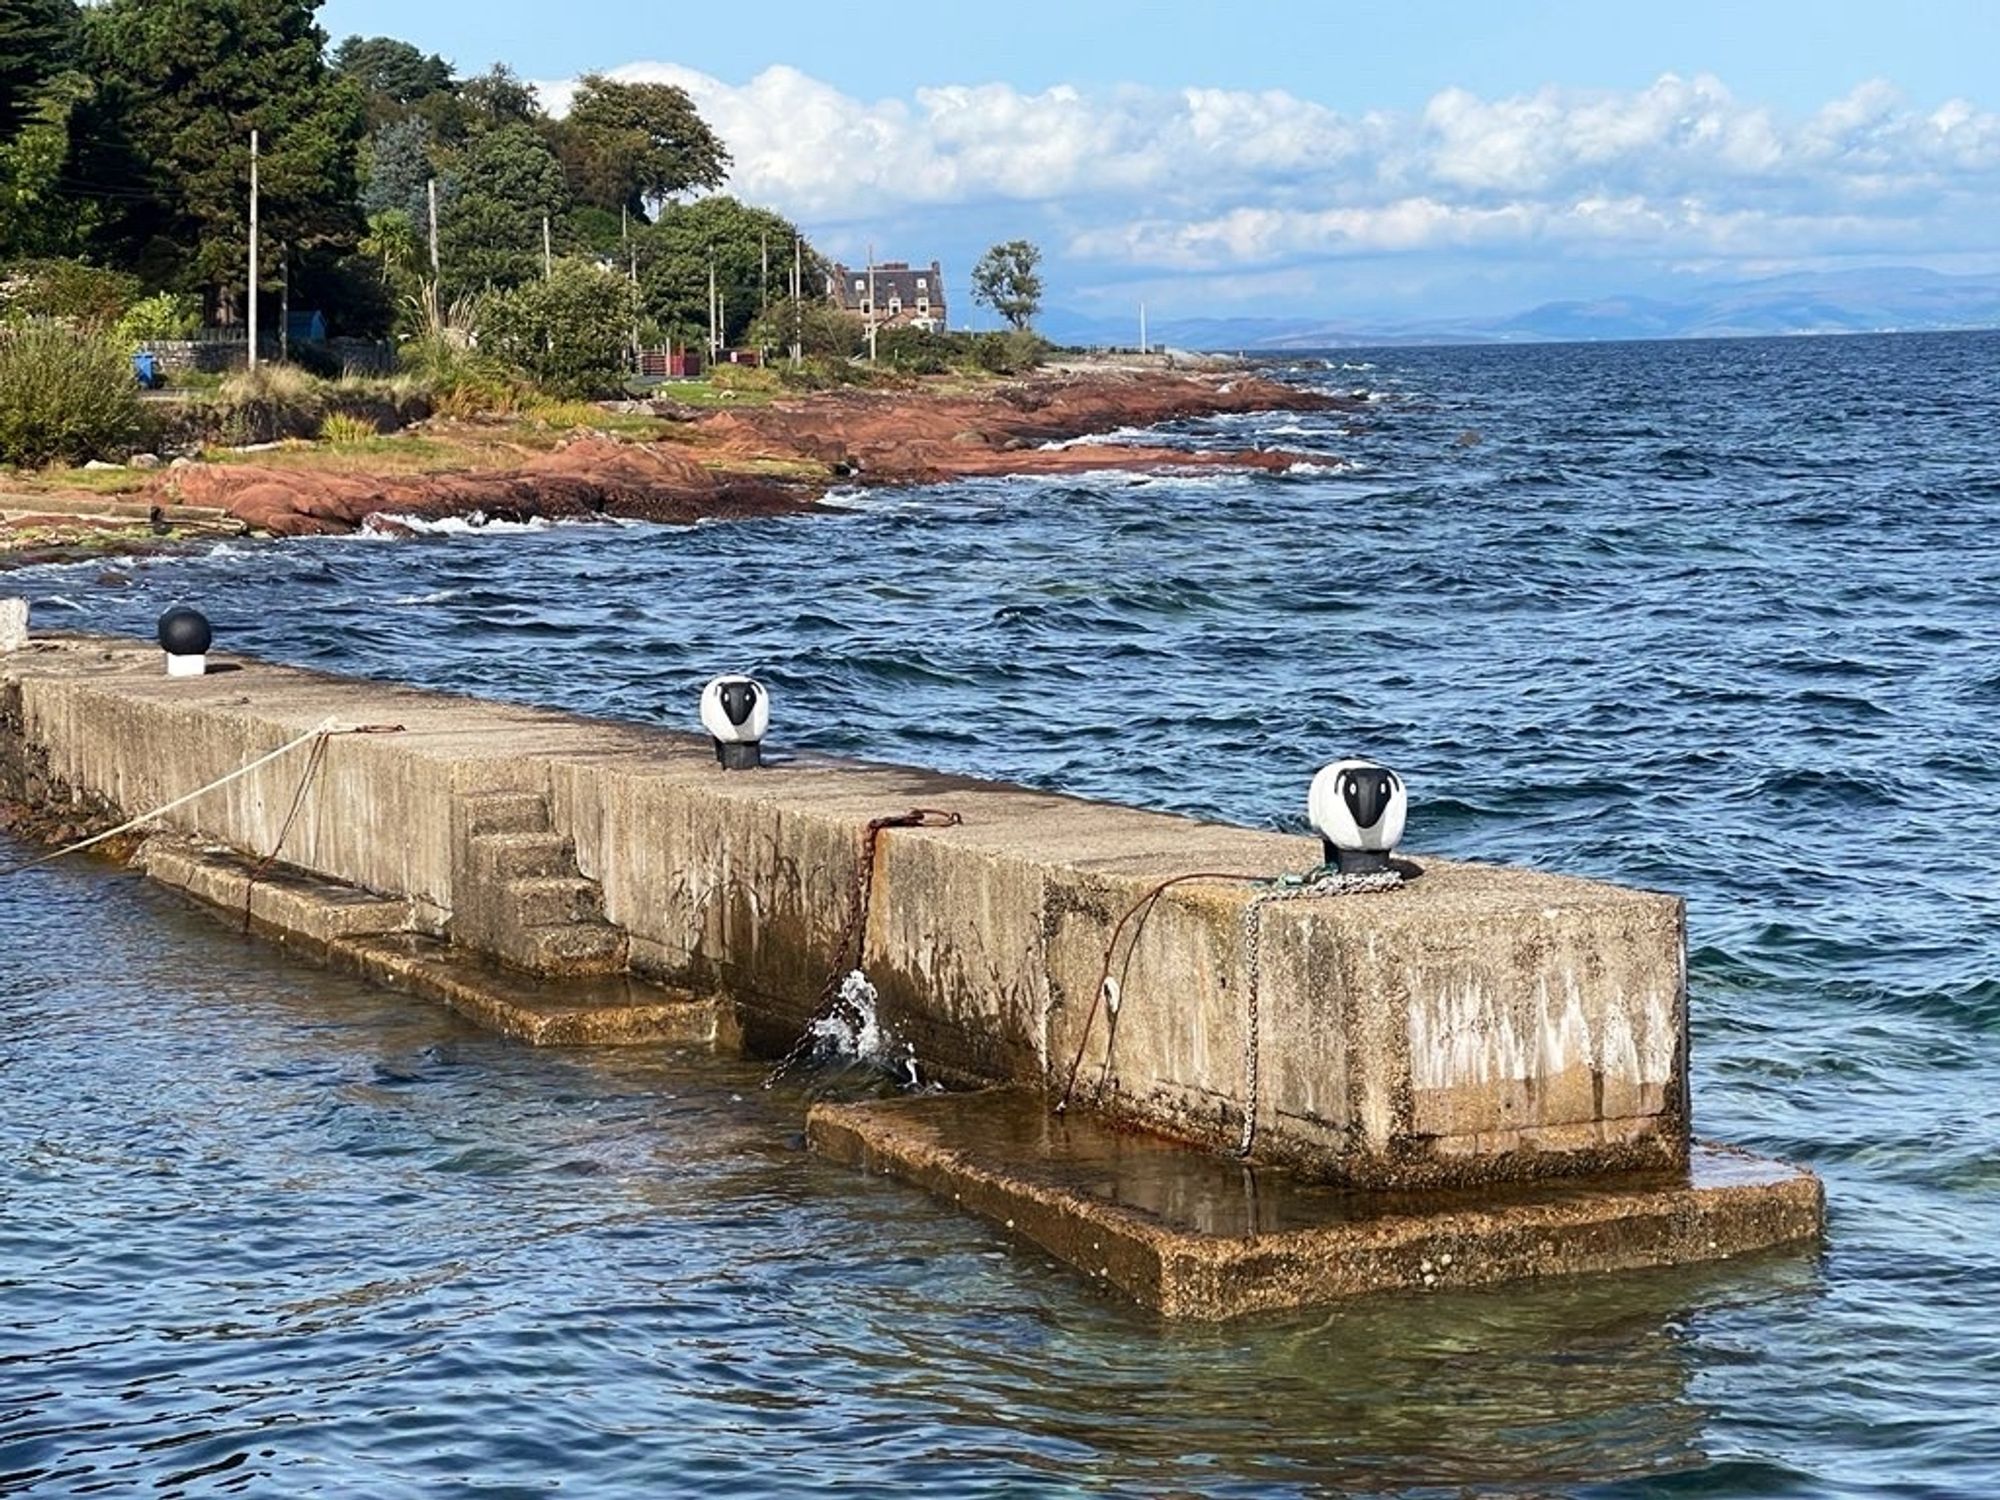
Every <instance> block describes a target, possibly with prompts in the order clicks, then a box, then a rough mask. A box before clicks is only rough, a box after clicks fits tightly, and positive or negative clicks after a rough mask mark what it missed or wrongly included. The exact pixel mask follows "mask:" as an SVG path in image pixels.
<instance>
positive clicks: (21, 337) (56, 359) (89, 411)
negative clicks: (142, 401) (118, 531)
mask: <svg viewBox="0 0 2000 1500" xmlns="http://www.w3.org/2000/svg"><path fill="white" fill-rule="evenodd" d="M138 430H139V389H138V386H137V384H136V383H135V382H134V381H133V378H132V361H131V358H130V356H129V355H128V354H127V353H126V351H125V348H124V346H123V345H121V344H119V343H118V342H117V341H116V340H115V339H111V338H107V337H105V336H104V335H103V334H101V333H92V332H89V331H86V330H82V329H78V328H72V327H69V326H67V325H65V324H62V323H59V322H57V321H55V320H54V319H52V318H34V319H30V320H29V321H27V322H25V323H20V324H17V325H14V326H11V327H0V463H10V464H18V465H22V466H24V467H39V466H40V465H43V464H47V463H52V462H54V461H56V460H58V459H60V460H63V461H65V462H68V463H82V462H84V461H86V460H88V459H93V458H103V457H105V456H107V455H109V454H113V453H119V452H120V451H121V450H122V448H123V447H124V445H126V444H128V443H129V442H130V441H131V440H132V437H133V435H134V434H135V433H137V431H138Z"/></svg>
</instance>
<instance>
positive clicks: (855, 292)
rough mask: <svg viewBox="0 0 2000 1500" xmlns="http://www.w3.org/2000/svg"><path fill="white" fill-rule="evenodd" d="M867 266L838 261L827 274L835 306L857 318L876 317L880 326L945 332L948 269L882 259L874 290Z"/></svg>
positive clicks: (829, 292) (933, 262) (827, 283)
mask: <svg viewBox="0 0 2000 1500" xmlns="http://www.w3.org/2000/svg"><path fill="white" fill-rule="evenodd" d="M870 274H871V273H870V270H869V268H868V267H867V266H843V265H840V264H838V263H836V264H835V265H834V267H833V269H832V271H830V272H829V273H828V274H827V278H826V294H827V296H828V297H829V298H831V299H832V301H833V304H834V306H836V307H838V308H839V309H840V310H841V311H842V312H844V313H851V314H853V315H854V316H855V317H857V318H862V319H873V320H874V323H875V326H876V327H877V328H921V329H924V330H925V331H926V332H929V333H942V332H943V331H944V330H945V328H946V327H947V326H948V323H947V321H946V309H945V296H944V272H943V271H942V270H940V269H939V267H938V263H937V262H936V261H932V262H931V263H930V265H929V266H928V267H924V266H915V267H913V266H911V264H910V263H909V262H908V261H906V260H885V261H878V262H877V263H876V265H875V267H874V270H873V273H872V274H873V276H874V285H873V290H872V291H871V290H870V285H869V277H870Z"/></svg>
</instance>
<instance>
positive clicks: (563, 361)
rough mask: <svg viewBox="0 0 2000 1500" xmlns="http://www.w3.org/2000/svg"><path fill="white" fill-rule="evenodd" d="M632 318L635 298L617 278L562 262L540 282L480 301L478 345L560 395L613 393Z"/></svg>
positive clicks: (628, 286)
mask: <svg viewBox="0 0 2000 1500" xmlns="http://www.w3.org/2000/svg"><path fill="white" fill-rule="evenodd" d="M638 313H639V307H638V292H637V290H636V289H635V288H634V287H633V286H632V285H631V283H630V282H628V281H627V280H626V279H625V278H624V277H622V276H619V275H616V274H614V273H612V272H610V271H604V270H600V269H599V268H598V267H596V266H594V265H589V264H586V263H584V262H582V261H563V262H561V263H560V264H558V265H557V266H556V268H555V274H554V275H552V276H551V277H549V278H548V279H547V280H544V281H530V282H525V283H523V284H522V285H520V286H517V287H515V288H513V289H512V290H511V291H505V292H496V293H495V294H494V295H493V296H491V297H489V298H488V299H487V301H486V303H485V306H484V308H483V309H482V313H481V318H480V329H481V347H482V348H484V349H487V350H490V351H491V352H492V353H494V354H496V355H498V356H500V357H501V358H502V359H504V360H506V361H507V362H508V363H509V364H511V365H514V366H515V367H517V368H518V369H520V370H522V371H524V372H526V373H527V374H528V375H529V376H530V377H531V378H532V379H533V380H535V381H536V382H537V383H538V384H540V385H541V386H543V387H544V388H546V389H548V390H550V391H553V392H555V393H556V394H557V395H559V396H604V395H615V394H617V393H618V392H619V390H620V389H621V387H622V386H623V384H624V381H625V373H626V366H627V362H628V361H627V350H628V348H629V346H630V343H631V338H632V325H633V324H634V322H635V321H636V320H637V318H638Z"/></svg>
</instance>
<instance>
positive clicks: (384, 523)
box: [361, 510, 575, 536]
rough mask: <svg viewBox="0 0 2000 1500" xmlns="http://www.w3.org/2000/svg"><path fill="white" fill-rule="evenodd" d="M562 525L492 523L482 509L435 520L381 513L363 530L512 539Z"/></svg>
mask: <svg viewBox="0 0 2000 1500" xmlns="http://www.w3.org/2000/svg"><path fill="white" fill-rule="evenodd" d="M560 524H561V523H560V522H558V521H555V520H552V519H550V518H549V517H547V516H530V517H529V518H528V519H527V520H525V521H504V520H491V519H488V517H487V515H486V512H485V511H483V510H474V511H468V512H466V514H464V515H462V516H440V517H437V518H436V519H431V518H428V517H425V516H404V515H397V514H395V513H394V512H392V511H380V512H377V513H376V514H374V515H371V516H369V517H367V518H366V519H365V520H363V521H362V523H361V530H362V531H363V532H366V533H371V534H373V535H375V536H395V535H398V534H408V533H412V532H414V533H415V534H416V535H418V536H466V535H469V534H472V533H477V534H478V535H480V536H510V535H521V534H525V533H527V532H530V531H547V530H548V529H549V528H550V527H552V526H557V525H560ZM573 524H575V523H573Z"/></svg>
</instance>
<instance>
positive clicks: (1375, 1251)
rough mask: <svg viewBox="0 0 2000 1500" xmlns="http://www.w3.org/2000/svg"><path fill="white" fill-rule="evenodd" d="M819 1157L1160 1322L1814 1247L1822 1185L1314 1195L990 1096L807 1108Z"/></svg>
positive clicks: (1730, 1158)
mask: <svg viewBox="0 0 2000 1500" xmlns="http://www.w3.org/2000/svg"><path fill="white" fill-rule="evenodd" d="M807 1135H808V1138H809V1140H810V1141H811V1143H812V1146H813V1148H814V1149H815V1150H817V1151H820V1152H822V1153H824V1154H825V1155H827V1156H829V1157H831V1158H833V1159H835V1160H838V1161H842V1162H846V1163H848V1164H850V1165H854V1166H860V1167H863V1168H866V1169H868V1170H872V1171H882V1172H887V1173H889V1174H890V1175H893V1176H896V1177H900V1178H903V1179H905V1180H907V1181H910V1182H914V1183H917V1184H919V1185H920V1186H923V1187H925V1188H928V1189H929V1190H930V1191H931V1192H933V1193H935V1194H937V1195H938V1196H940V1197H947V1198H949V1199H950V1200H951V1201H952V1202H953V1203H956V1204H958V1205H960V1206H962V1207H964V1208H967V1209H970V1210H972V1211H973V1212H974V1213H978V1214H980V1215H983V1216H984V1217H986V1218H988V1219H992V1220H994V1221H996V1222H998V1223H1001V1224H1004V1225H1005V1226H1006V1227H1007V1228H1008V1229H1009V1230H1011V1231H1013V1232H1015V1233H1017V1234H1021V1235H1023V1236H1025V1237H1026V1238H1028V1239H1030V1240H1032V1241H1033V1242H1034V1243H1036V1244H1038V1245H1040V1246H1042V1247H1043V1248H1044V1249H1046V1250H1048V1251H1050V1252H1052V1253H1054V1254H1055V1255H1057V1256H1060V1257H1061V1258H1062V1259H1064V1260H1067V1261H1069V1262H1070V1263H1071V1264H1073V1265H1075V1266H1077V1267H1079V1268H1080V1269H1082V1270H1083V1271H1085V1272H1086V1273H1087V1274H1089V1275H1090V1276H1093V1277H1096V1278H1099V1279H1101V1280H1103V1281H1105V1282H1107V1283H1108V1284H1110V1285H1113V1286H1116V1287H1118V1288H1119V1289H1121V1290H1122V1291H1124V1292H1126V1293H1128V1294H1129V1295H1130V1296H1132V1297H1134V1298H1136V1299H1137V1300H1138V1301H1140V1302H1142V1303H1144V1304H1146V1305H1147V1306H1149V1307H1152V1308H1155V1309H1157V1310H1158V1311H1160V1312H1162V1313H1164V1314H1166V1315H1167V1316H1169V1317H1175V1318H1189V1319H1200V1320H1210V1321H1215V1320H1221V1319H1226V1318H1233V1317H1238V1316H1241V1315H1243V1314H1246V1313H1255V1312H1267V1311H1274V1310H1279V1309H1284V1308H1291V1307H1302V1306H1309V1305H1312V1304H1315V1303H1323V1302H1329V1301H1333V1300H1335V1299H1338V1298H1340V1297H1344V1296H1350V1295H1354V1294H1357V1293H1362V1292H1372V1291H1381V1290H1389V1289H1396V1288H1408V1289H1415V1290H1424V1289H1427V1288H1438V1287H1445V1286H1472V1285H1479V1284H1484V1283H1490V1282H1499V1281H1510V1280H1518V1279H1523V1278H1530V1277H1540V1276H1551V1275H1567V1274H1572V1273H1578V1272H1591V1271H1615V1270H1629V1269H1634V1268H1638V1267H1644V1266H1662V1265H1682V1264H1688V1263H1691V1262H1696V1261H1706V1260H1720V1259H1727V1258H1728V1257H1731V1256H1735V1255H1741V1254H1745V1253H1748V1252H1750V1251H1755V1250H1762V1249H1765V1248H1768V1247H1770V1246H1774V1245H1781V1244H1787V1243H1793V1242H1798V1241H1807V1240H1812V1239H1814V1238H1816V1237H1817V1236H1818V1235H1819V1233H1820V1231H1821V1229H1822V1227H1823V1223H1824V1218H1825V1202H1824V1195H1823V1193H1822V1189H1821V1186H1820V1183H1819V1179H1818V1178H1816V1177H1814V1176H1813V1175H1812V1174H1811V1173H1810V1172H1807V1171H1804V1170H1803V1169H1801V1168H1798V1167H1793V1166H1789V1165H1786V1164H1784V1163H1782V1162H1775V1161H1770V1160H1766V1159H1763V1158H1759V1157H1756V1156H1752V1155H1750V1154H1748V1153H1746V1152H1741V1151H1736V1150H1733V1149H1730V1148H1725V1147H1714V1146H1697V1147H1696V1148H1695V1150H1694V1152H1693V1155H1692V1159H1691V1163H1690V1166H1689V1169H1688V1170H1687V1171H1686V1172H1670V1173H1650V1174H1644V1175H1631V1176H1622V1177H1618V1178H1614V1179H1606V1180H1599V1181H1594V1182H1576V1181H1572V1182H1566V1183H1560V1184H1556V1183H1549V1184H1536V1185H1514V1186H1502V1187H1486V1188H1480V1189H1477V1190H1451V1191H1436V1192H1427V1193H1398V1192H1366V1191H1354V1190H1342V1189H1338V1188H1332V1187H1324V1186H1316V1185H1312V1184H1308V1183H1305V1182H1302V1181H1299V1180H1297V1179H1295V1178H1294V1177H1292V1176H1291V1175H1289V1174H1287V1173H1285V1172H1283V1171H1282V1170H1276V1169H1271V1168H1251V1167H1246V1166H1244V1165H1242V1164H1239V1163H1237V1162H1235V1161H1232V1160H1230V1159H1229V1158H1226V1157H1223V1156H1219V1155H1216V1154H1214V1153H1211V1152H1207V1151H1203V1150H1200V1149H1198V1148H1193V1147H1188V1146H1183V1145H1180V1144H1178V1143H1175V1142H1171V1141H1166V1140H1163V1139H1160V1138H1158V1137H1154V1136H1149V1135H1141V1134H1136V1133H1130V1132H1125V1131H1120V1130H1117V1129H1115V1128H1112V1127H1110V1126H1108V1125H1105V1124H1103V1123H1100V1122H1097V1121H1093V1120H1090V1119H1086V1118H1079V1117H1056V1116H1052V1115H1051V1114H1050V1113H1049V1112H1048V1108H1047V1105H1046V1102H1045V1100H1044V1099H1043V1098H1042V1096H1040V1095H1039V1094H1036V1093H1033V1092H1031V1091H1026V1090H993V1091H989V1092H985V1093H978V1094H957V1095H943V1096H935V1097H931V1098H922V1099H904V1100H894V1101H890V1102H875V1103H864V1104H826V1103H822V1104H818V1105H815V1106H814V1107H813V1110H812V1113H811V1115H810V1117H809V1120H808V1123H807Z"/></svg>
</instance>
